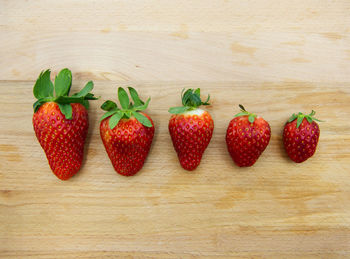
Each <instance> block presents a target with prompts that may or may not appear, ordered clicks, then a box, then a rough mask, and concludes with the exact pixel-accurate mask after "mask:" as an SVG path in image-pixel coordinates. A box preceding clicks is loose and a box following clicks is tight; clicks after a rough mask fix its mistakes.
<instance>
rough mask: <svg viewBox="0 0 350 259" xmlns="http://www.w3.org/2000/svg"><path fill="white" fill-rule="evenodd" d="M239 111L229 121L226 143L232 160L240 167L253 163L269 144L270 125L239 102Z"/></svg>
mask: <svg viewBox="0 0 350 259" xmlns="http://www.w3.org/2000/svg"><path fill="white" fill-rule="evenodd" d="M239 107H240V108H241V112H240V113H238V114H236V115H235V116H234V118H233V119H232V120H231V121H230V123H229V125H228V128H227V132H226V144H227V149H228V152H229V153H230V155H231V157H232V159H233V161H234V162H235V163H236V164H237V165H238V166H240V167H248V166H252V165H254V164H255V162H256V160H258V158H259V156H260V155H261V154H262V152H263V151H264V150H265V148H266V147H267V145H268V144H269V141H270V137H271V129H270V125H269V124H268V123H267V121H265V120H264V119H263V118H261V117H259V116H257V115H255V114H253V113H249V112H247V111H246V110H245V109H244V107H243V106H242V105H241V104H240V105H239Z"/></svg>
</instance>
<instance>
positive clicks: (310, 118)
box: [288, 110, 323, 128]
mask: <svg viewBox="0 0 350 259" xmlns="http://www.w3.org/2000/svg"><path fill="white" fill-rule="evenodd" d="M315 114H316V112H315V111H314V110H312V111H311V113H310V114H307V115H305V114H303V113H301V112H298V113H297V114H295V113H293V114H292V116H291V117H290V118H289V119H288V122H292V121H294V120H297V128H299V126H300V125H301V123H302V122H303V120H304V118H305V119H306V120H307V121H308V122H309V123H312V122H313V121H318V122H323V121H321V120H319V119H316V118H315V117H314V115H315Z"/></svg>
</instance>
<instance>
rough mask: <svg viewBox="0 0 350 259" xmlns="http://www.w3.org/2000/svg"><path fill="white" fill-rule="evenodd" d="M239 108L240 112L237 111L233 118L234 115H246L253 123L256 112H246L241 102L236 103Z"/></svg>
mask: <svg viewBox="0 0 350 259" xmlns="http://www.w3.org/2000/svg"><path fill="white" fill-rule="evenodd" d="M238 106H239V108H240V109H241V112H239V113H237V114H236V115H235V116H234V118H236V117H240V116H248V121H249V122H250V123H254V121H255V118H256V116H257V115H256V114H254V113H250V112H247V111H246V109H245V108H244V106H243V105H242V104H240V105H238Z"/></svg>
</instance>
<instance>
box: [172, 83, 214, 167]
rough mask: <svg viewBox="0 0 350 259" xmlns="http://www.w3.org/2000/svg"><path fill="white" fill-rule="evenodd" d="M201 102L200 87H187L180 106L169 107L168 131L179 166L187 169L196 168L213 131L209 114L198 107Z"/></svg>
mask: <svg viewBox="0 0 350 259" xmlns="http://www.w3.org/2000/svg"><path fill="white" fill-rule="evenodd" d="M209 98H210V97H209V96H208V99H207V100H206V101H205V102H204V103H203V102H202V101H201V99H200V89H199V88H198V89H196V90H195V91H194V90H193V89H188V90H187V91H186V92H185V93H184V94H183V95H182V104H183V106H181V107H174V108H170V109H169V112H170V113H172V114H174V115H172V116H171V118H170V121H169V132H170V136H171V139H172V141H173V145H174V148H175V150H176V152H177V155H178V157H179V160H180V164H181V166H182V167H183V168H184V169H186V170H189V171H192V170H194V169H196V168H197V166H198V165H199V164H200V162H201V159H202V155H203V153H204V151H205V149H206V148H207V146H208V144H209V142H210V139H211V137H212V135H213V131H214V122H213V119H212V118H211V116H210V114H209V113H208V112H206V111H204V110H202V109H199V108H198V107H199V106H200V105H209V103H208V101H209Z"/></svg>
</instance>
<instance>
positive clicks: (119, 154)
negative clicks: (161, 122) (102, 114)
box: [100, 113, 154, 176]
mask: <svg viewBox="0 0 350 259" xmlns="http://www.w3.org/2000/svg"><path fill="white" fill-rule="evenodd" d="M142 114H143V115H145V116H146V117H147V118H148V119H149V120H150V121H151V123H152V127H146V126H144V125H142V124H141V123H140V122H139V121H137V120H136V119H135V118H133V117H132V118H130V119H121V120H120V121H119V122H118V124H117V126H116V127H114V128H113V130H111V129H110V127H109V124H108V122H109V119H110V117H108V118H106V119H104V120H103V121H101V124H100V135H101V138H102V141H103V144H104V146H105V148H106V151H107V154H108V156H109V158H110V160H111V162H112V164H113V167H114V169H115V170H116V171H117V173H119V174H121V175H125V176H132V175H135V174H136V173H137V172H138V171H140V170H141V168H142V167H143V164H144V162H145V160H146V158H147V155H148V153H149V150H150V148H151V144H152V140H153V136H154V124H153V121H152V119H151V118H150V117H149V116H148V115H147V114H145V113H142Z"/></svg>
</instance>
